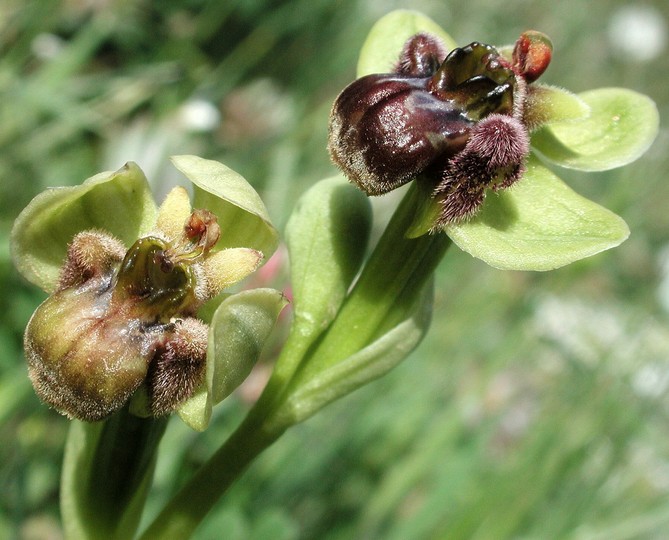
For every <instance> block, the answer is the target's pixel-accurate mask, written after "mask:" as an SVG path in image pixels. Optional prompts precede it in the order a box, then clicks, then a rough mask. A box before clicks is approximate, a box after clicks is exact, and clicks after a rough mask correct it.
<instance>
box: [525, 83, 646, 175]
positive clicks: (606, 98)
mask: <svg viewBox="0 0 669 540" xmlns="http://www.w3.org/2000/svg"><path fill="white" fill-rule="evenodd" d="M578 97H579V98H581V99H582V100H583V101H584V102H585V103H586V104H587V105H588V106H589V107H590V110H591V112H590V115H589V116H588V117H587V118H584V119H582V120H580V121H574V122H563V123H557V124H552V125H550V126H545V127H543V128H541V129H539V130H537V131H536V132H534V133H533V134H532V146H533V148H534V149H535V150H536V151H537V152H538V154H539V155H540V156H541V157H542V158H544V159H546V160H547V161H549V162H551V163H555V164H557V165H560V166H562V167H567V168H569V169H578V170H581V171H605V170H608V169H614V168H616V167H621V166H623V165H627V164H628V163H631V162H633V161H634V160H636V159H637V158H639V157H640V156H641V155H642V154H643V153H644V152H645V151H646V150H648V148H649V147H650V145H651V144H652V142H653V141H654V140H655V137H656V136H657V132H658V129H659V114H658V111H657V107H656V106H655V103H654V102H653V101H652V100H651V99H650V98H649V97H648V96H645V95H643V94H639V93H638V92H634V91H633V90H627V89H624V88H600V89H597V90H590V91H588V92H583V93H581V94H578Z"/></svg>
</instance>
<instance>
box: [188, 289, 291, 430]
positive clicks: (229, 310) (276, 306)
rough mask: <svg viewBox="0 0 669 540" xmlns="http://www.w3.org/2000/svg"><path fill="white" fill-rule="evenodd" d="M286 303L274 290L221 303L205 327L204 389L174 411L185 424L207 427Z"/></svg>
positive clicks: (250, 292) (240, 295)
mask: <svg viewBox="0 0 669 540" xmlns="http://www.w3.org/2000/svg"><path fill="white" fill-rule="evenodd" d="M287 303H288V301H287V299H286V297H285V296H284V295H283V294H282V293H280V292H279V291H276V290H274V289H250V290H248V291H242V292H240V293H237V294H234V295H231V296H229V297H227V298H226V299H225V300H223V302H221V305H220V306H219V307H218V309H217V310H216V312H215V313H214V316H213V319H212V321H211V325H210V327H209V347H208V350H207V373H206V386H203V387H201V388H200V389H199V390H198V391H197V392H196V393H195V395H194V396H193V397H192V398H190V399H189V400H188V401H187V402H186V403H185V404H183V405H182V406H181V407H179V409H178V413H179V416H180V417H181V419H182V420H183V421H184V422H185V423H186V424H188V425H189V426H190V427H192V428H193V429H195V430H197V431H203V430H204V429H205V428H206V427H207V425H208V424H209V420H210V418H211V410H212V407H213V406H214V405H216V404H217V403H219V402H220V401H222V400H223V399H225V398H226V397H227V396H228V395H230V393H231V392H232V391H233V390H234V389H235V388H237V387H238V386H239V385H240V384H241V383H242V382H243V381H244V379H246V377H247V376H248V375H249V373H250V372H251V369H252V368H253V366H254V365H255V363H256V361H257V360H258V357H259V356H260V352H261V351H262V348H263V345H264V344H265V341H266V340H267V338H268V337H269V334H270V333H271V331H272V329H273V328H274V324H275V322H276V319H277V317H278V316H279V313H281V310H282V309H283V308H284V307H285V306H286V304H287Z"/></svg>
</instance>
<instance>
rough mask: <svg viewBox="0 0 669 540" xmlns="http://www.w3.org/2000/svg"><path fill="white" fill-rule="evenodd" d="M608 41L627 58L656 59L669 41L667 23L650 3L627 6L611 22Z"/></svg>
mask: <svg viewBox="0 0 669 540" xmlns="http://www.w3.org/2000/svg"><path fill="white" fill-rule="evenodd" d="M609 41H610V42H611V46H612V47H613V48H614V49H616V50H617V51H618V52H619V53H620V54H622V55H623V57H624V58H625V59H628V60H631V61H633V62H647V61H649V60H652V59H653V58H657V57H658V56H659V55H660V54H661V53H662V51H663V50H664V48H665V47H666V44H667V25H666V22H665V20H664V17H663V16H662V14H661V13H660V12H659V11H658V10H657V9H655V8H653V7H650V6H633V5H629V6H625V7H622V8H620V9H618V10H617V11H616V12H615V13H614V14H613V16H612V17H611V20H610V21H609Z"/></svg>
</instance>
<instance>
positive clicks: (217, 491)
mask: <svg viewBox="0 0 669 540" xmlns="http://www.w3.org/2000/svg"><path fill="white" fill-rule="evenodd" d="M257 419H258V415H254V414H249V416H247V418H246V420H245V421H244V422H243V423H242V424H241V425H240V426H239V428H238V429H237V430H236V431H235V432H234V433H233V434H232V435H231V436H230V438H229V439H228V440H227V441H226V442H225V444H224V445H223V446H222V447H221V448H219V449H218V451H217V452H216V453H215V454H214V455H213V456H212V457H211V458H210V459H209V460H208V461H207V463H205V464H204V466H203V467H202V468H201V469H200V470H199V471H198V472H196V473H195V475H194V476H193V477H192V478H191V479H190V480H189V481H188V483H187V484H186V485H184V486H183V488H182V489H181V490H180V491H179V492H177V494H176V495H175V496H174V497H172V499H171V500H170V502H169V503H168V504H167V506H165V508H163V510H162V512H161V513H160V514H159V515H158V517H157V518H156V519H155V520H154V521H153V523H152V524H151V525H150V527H149V528H148V529H147V530H146V531H145V532H144V534H143V535H142V536H141V540H163V539H165V538H180V539H181V538H183V539H186V538H189V537H190V535H191V534H192V533H193V531H194V530H195V528H196V527H197V526H198V525H199V523H200V522H201V521H202V519H204V517H205V515H206V514H207V513H208V512H209V510H211V508H212V507H213V506H214V505H215V504H216V502H217V501H218V499H219V498H220V497H221V496H222V495H223V494H224V493H225V492H226V491H227V490H228V488H230V486H232V484H233V483H234V482H235V480H237V478H239V476H241V474H242V473H243V472H244V471H245V470H246V468H247V467H248V465H249V464H250V463H251V462H252V461H253V460H254V459H255V458H256V457H257V456H258V455H259V454H260V453H261V452H262V451H263V450H264V449H265V448H267V447H268V446H270V445H271V444H272V443H273V442H274V441H275V440H276V439H278V438H279V437H280V436H281V434H282V433H283V432H284V431H285V429H286V427H279V426H273V427H272V428H270V429H268V428H267V427H266V426H264V425H263V424H262V423H259V422H258V421H257Z"/></svg>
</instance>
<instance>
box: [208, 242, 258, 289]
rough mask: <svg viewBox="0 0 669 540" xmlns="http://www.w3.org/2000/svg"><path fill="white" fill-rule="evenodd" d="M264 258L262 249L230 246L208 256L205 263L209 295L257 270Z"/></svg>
mask: <svg viewBox="0 0 669 540" xmlns="http://www.w3.org/2000/svg"><path fill="white" fill-rule="evenodd" d="M262 260H263V254H262V253H261V252H260V251H256V250H255V249H249V248H228V249H224V250H223V251H217V252H216V253H214V254H213V255H210V256H209V257H206V258H205V260H204V263H203V266H204V271H205V275H206V277H207V287H208V288H209V295H208V296H209V297H210V298H213V297H214V296H216V295H217V294H219V293H220V292H221V291H222V290H223V289H227V288H228V287H230V286H232V285H234V284H235V283H237V282H239V281H241V280H242V279H244V278H245V277H247V276H248V275H249V274H251V273H252V272H255V271H256V269H257V268H258V266H260V263H261V262H262Z"/></svg>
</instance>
